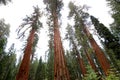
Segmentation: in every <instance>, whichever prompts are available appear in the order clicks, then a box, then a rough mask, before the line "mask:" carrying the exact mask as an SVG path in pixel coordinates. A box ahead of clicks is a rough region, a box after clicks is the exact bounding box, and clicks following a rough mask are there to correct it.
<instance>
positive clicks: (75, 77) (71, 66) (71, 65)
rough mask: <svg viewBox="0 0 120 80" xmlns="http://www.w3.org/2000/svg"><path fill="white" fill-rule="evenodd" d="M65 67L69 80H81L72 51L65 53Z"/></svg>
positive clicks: (77, 64) (78, 67)
mask: <svg viewBox="0 0 120 80" xmlns="http://www.w3.org/2000/svg"><path fill="white" fill-rule="evenodd" d="M66 60H67V67H68V70H69V73H70V79H71V80H81V79H82V77H81V71H80V66H79V63H78V61H77V59H76V55H75V53H74V52H73V51H66Z"/></svg>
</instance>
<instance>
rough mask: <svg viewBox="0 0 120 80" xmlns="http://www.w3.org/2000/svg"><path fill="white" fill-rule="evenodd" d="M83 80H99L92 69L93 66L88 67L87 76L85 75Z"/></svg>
mask: <svg viewBox="0 0 120 80" xmlns="http://www.w3.org/2000/svg"><path fill="white" fill-rule="evenodd" d="M83 80H99V77H98V76H97V74H96V73H95V72H94V70H93V69H92V68H91V66H87V74H86V75H85V77H84V78H83Z"/></svg>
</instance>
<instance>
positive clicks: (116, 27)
mask: <svg viewBox="0 0 120 80" xmlns="http://www.w3.org/2000/svg"><path fill="white" fill-rule="evenodd" d="M106 1H107V2H108V5H109V6H110V8H111V15H112V18H113V19H114V22H113V23H112V24H111V25H110V26H111V30H112V32H113V33H114V35H115V36H116V37H119V41H120V1H119V0H106Z"/></svg>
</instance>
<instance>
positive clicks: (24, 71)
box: [16, 7, 42, 80]
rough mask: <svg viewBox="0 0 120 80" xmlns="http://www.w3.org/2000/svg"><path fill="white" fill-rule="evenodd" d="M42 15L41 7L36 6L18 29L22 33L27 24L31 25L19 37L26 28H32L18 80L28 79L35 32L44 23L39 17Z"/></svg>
mask: <svg viewBox="0 0 120 80" xmlns="http://www.w3.org/2000/svg"><path fill="white" fill-rule="evenodd" d="M41 15H42V14H41V13H40V12H39V8H38V7H34V13H33V14H32V15H31V17H28V16H27V18H25V19H24V21H25V22H24V23H23V24H22V25H21V26H20V27H19V29H18V33H20V30H21V29H22V28H24V27H26V25H29V27H28V26H27V27H28V28H26V29H25V31H24V32H22V33H21V34H20V35H19V37H24V34H25V32H26V30H28V29H29V28H31V30H30V34H29V37H28V39H27V44H26V47H25V51H24V56H23V60H22V62H21V65H20V69H19V72H18V74H17V76H16V80H27V79H28V75H29V67H30V57H31V55H32V47H33V43H34V36H35V33H36V32H37V31H38V30H39V28H40V27H42V23H41V22H40V21H39V17H41Z"/></svg>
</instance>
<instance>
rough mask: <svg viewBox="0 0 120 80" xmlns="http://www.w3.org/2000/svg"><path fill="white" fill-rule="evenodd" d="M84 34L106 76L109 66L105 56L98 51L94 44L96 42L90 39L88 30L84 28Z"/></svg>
mask: <svg viewBox="0 0 120 80" xmlns="http://www.w3.org/2000/svg"><path fill="white" fill-rule="evenodd" d="M84 32H85V33H86V35H87V37H88V39H89V41H90V43H91V46H92V47H93V49H94V52H95V54H96V56H97V59H98V61H99V63H100V65H101V67H102V70H103V71H104V74H105V75H107V74H108V70H109V69H110V64H109V61H108V59H107V58H106V56H105V54H104V53H103V51H102V50H101V49H100V47H99V46H98V44H97V43H96V41H95V40H94V38H93V37H92V35H91V34H90V32H89V31H88V29H87V28H86V27H84Z"/></svg>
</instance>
